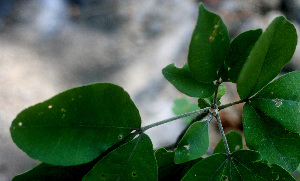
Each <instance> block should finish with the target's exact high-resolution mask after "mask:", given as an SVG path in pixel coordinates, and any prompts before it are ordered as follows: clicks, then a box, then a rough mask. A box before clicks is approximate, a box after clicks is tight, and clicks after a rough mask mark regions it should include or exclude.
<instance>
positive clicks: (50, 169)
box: [13, 162, 96, 181]
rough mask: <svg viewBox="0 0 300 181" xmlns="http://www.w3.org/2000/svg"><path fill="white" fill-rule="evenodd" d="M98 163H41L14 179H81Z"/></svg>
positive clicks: (14, 180)
mask: <svg viewBox="0 0 300 181" xmlns="http://www.w3.org/2000/svg"><path fill="white" fill-rule="evenodd" d="M95 164H96V163H94V162H90V163H86V164H84V165H77V166H54V165H49V164H46V163H41V164H40V165H38V166H36V167H35V168H33V169H32V170H29V171H27V172H25V173H23V174H21V175H17V176H15V177H14V179H13V181H32V180H39V181H53V180H55V181H66V180H72V181H76V180H78V181H80V180H81V179H82V178H83V177H84V175H85V174H87V173H88V172H89V171H90V170H91V169H92V168H93V166H94V165H95Z"/></svg>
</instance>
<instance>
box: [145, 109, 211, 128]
mask: <svg viewBox="0 0 300 181" xmlns="http://www.w3.org/2000/svg"><path fill="white" fill-rule="evenodd" d="M209 109H210V108H209V107H207V108H204V109H200V110H197V111H193V112H188V113H185V114H181V115H179V116H176V117H172V118H169V119H165V120H162V121H159V122H156V123H153V124H150V125H148V126H145V127H142V128H141V129H140V130H141V132H144V131H146V130H148V129H150V128H153V127H155V126H159V125H162V124H165V123H168V122H171V121H174V120H177V119H180V118H184V117H188V116H192V115H195V114H202V113H205V112H208V110H209Z"/></svg>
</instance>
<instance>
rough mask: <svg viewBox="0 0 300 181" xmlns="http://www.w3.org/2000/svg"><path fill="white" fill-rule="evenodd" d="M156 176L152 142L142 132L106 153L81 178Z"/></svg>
mask: <svg viewBox="0 0 300 181" xmlns="http://www.w3.org/2000/svg"><path fill="white" fill-rule="evenodd" d="M157 178H158V174H157V165H156V160H155V157H154V151H153V145H152V142H151V140H150V138H149V137H148V136H147V135H146V134H142V135H141V136H139V137H137V138H136V139H134V140H132V141H130V142H128V143H126V144H124V145H122V146H121V147H119V148H117V149H116V150H114V151H112V152H110V153H109V154H107V155H106V156H105V157H104V158H103V159H101V160H100V161H99V162H98V163H97V164H96V165H95V166H94V168H93V169H92V170H91V171H90V172H89V173H88V174H87V175H86V176H85V177H84V178H83V179H82V180H83V181H89V180H100V179H105V180H108V181H110V180H111V181H115V180H119V181H122V180H124V181H127V180H142V181H144V180H149V181H152V180H153V181H155V180H157Z"/></svg>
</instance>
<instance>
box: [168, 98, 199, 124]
mask: <svg viewBox="0 0 300 181" xmlns="http://www.w3.org/2000/svg"><path fill="white" fill-rule="evenodd" d="M198 109H199V108H198V106H197V104H195V103H192V102H190V101H189V100H188V99H186V98H180V99H175V100H174V107H173V112H174V114H176V115H180V114H184V113H187V112H192V111H196V110H198ZM192 119H193V116H189V117H185V118H184V120H185V124H186V125H188V124H189V123H190V122H191V121H192Z"/></svg>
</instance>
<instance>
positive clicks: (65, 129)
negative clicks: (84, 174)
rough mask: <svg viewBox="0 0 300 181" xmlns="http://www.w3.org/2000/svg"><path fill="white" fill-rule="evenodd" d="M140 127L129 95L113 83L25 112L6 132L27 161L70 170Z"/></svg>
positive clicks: (58, 97) (69, 94)
mask: <svg viewBox="0 0 300 181" xmlns="http://www.w3.org/2000/svg"><path fill="white" fill-rule="evenodd" d="M140 126H141V118H140V115H139V112H138V109H137V108H136V106H135V105H134V103H133V102H132V100H131V99H130V97H129V95H128V93H127V92H125V91H124V90H123V89H122V88H121V87H119V86H117V85H114V84H109V83H97V84H91V85H87V86H83V87H78V88H74V89H71V90H68V91H65V92H63V93H60V94H58V95H56V96H54V97H53V98H51V99H49V100H47V101H45V102H42V103H39V104H36V105H34V106H32V107H29V108H28V109H25V110H24V111H22V112H21V113H20V114H19V115H18V116H17V117H16V118H15V120H14V121H13V122H12V125H11V127H10V132H11V136H12V138H13V140H14V142H15V143H16V144H17V146H18V147H19V148H21V149H22V150H23V151H24V152H26V153H27V154H28V155H29V156H30V157H32V158H35V159H38V160H41V161H43V162H45V163H48V164H52V165H62V166H68V165H78V164H82V163H87V162H90V161H91V160H93V159H95V158H96V157H98V156H99V155H100V154H101V153H103V152H104V151H105V150H107V149H108V148H110V147H111V146H113V145H114V144H116V143H118V142H120V140H122V139H124V138H125V137H126V136H127V135H129V134H130V132H131V131H132V130H135V129H137V128H139V127H140Z"/></svg>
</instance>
